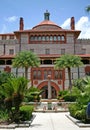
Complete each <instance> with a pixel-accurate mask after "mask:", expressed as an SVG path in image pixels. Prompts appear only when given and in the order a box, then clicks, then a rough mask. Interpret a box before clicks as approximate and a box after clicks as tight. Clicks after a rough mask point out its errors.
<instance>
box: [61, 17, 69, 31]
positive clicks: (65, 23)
mask: <svg viewBox="0 0 90 130" xmlns="http://www.w3.org/2000/svg"><path fill="white" fill-rule="evenodd" d="M61 26H62V28H65V29H69V28H70V18H68V19H67V20H66V21H64V23H63V24H62V25H61Z"/></svg>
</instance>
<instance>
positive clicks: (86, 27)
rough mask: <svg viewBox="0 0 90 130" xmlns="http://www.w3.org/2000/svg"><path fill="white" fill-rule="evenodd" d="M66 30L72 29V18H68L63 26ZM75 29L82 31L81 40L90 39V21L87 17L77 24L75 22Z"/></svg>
mask: <svg viewBox="0 0 90 130" xmlns="http://www.w3.org/2000/svg"><path fill="white" fill-rule="evenodd" d="M61 27H62V28H64V29H70V18H68V19H67V20H66V21H65V22H64V23H63V24H62V25H61ZM75 29H76V30H80V31H81V34H80V36H79V38H86V39H88V38H90V20H89V18H88V17H87V16H82V17H81V18H80V19H79V20H78V21H77V22H75Z"/></svg>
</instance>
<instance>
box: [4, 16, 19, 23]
mask: <svg viewBox="0 0 90 130" xmlns="http://www.w3.org/2000/svg"><path fill="white" fill-rule="evenodd" d="M17 18H18V17H17V16H11V17H8V18H5V20H6V21H7V22H15V21H16V20H17Z"/></svg>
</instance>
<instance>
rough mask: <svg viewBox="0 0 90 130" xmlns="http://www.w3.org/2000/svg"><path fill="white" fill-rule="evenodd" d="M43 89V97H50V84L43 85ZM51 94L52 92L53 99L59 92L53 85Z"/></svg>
mask: <svg viewBox="0 0 90 130" xmlns="http://www.w3.org/2000/svg"><path fill="white" fill-rule="evenodd" d="M41 90H42V93H41V95H42V98H43V99H48V86H44V87H42V88H41ZM51 94H52V96H51V98H52V99H55V98H56V97H57V92H56V90H55V88H54V87H53V86H51Z"/></svg>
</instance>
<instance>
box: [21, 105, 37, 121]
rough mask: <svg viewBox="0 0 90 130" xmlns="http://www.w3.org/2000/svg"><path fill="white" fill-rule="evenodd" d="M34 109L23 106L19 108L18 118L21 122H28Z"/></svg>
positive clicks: (29, 106)
mask: <svg viewBox="0 0 90 130" xmlns="http://www.w3.org/2000/svg"><path fill="white" fill-rule="evenodd" d="M33 110H34V107H33V106H31V105H24V106H21V107H20V116H21V120H22V121H26V120H30V118H31V117H32V112H33Z"/></svg>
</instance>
